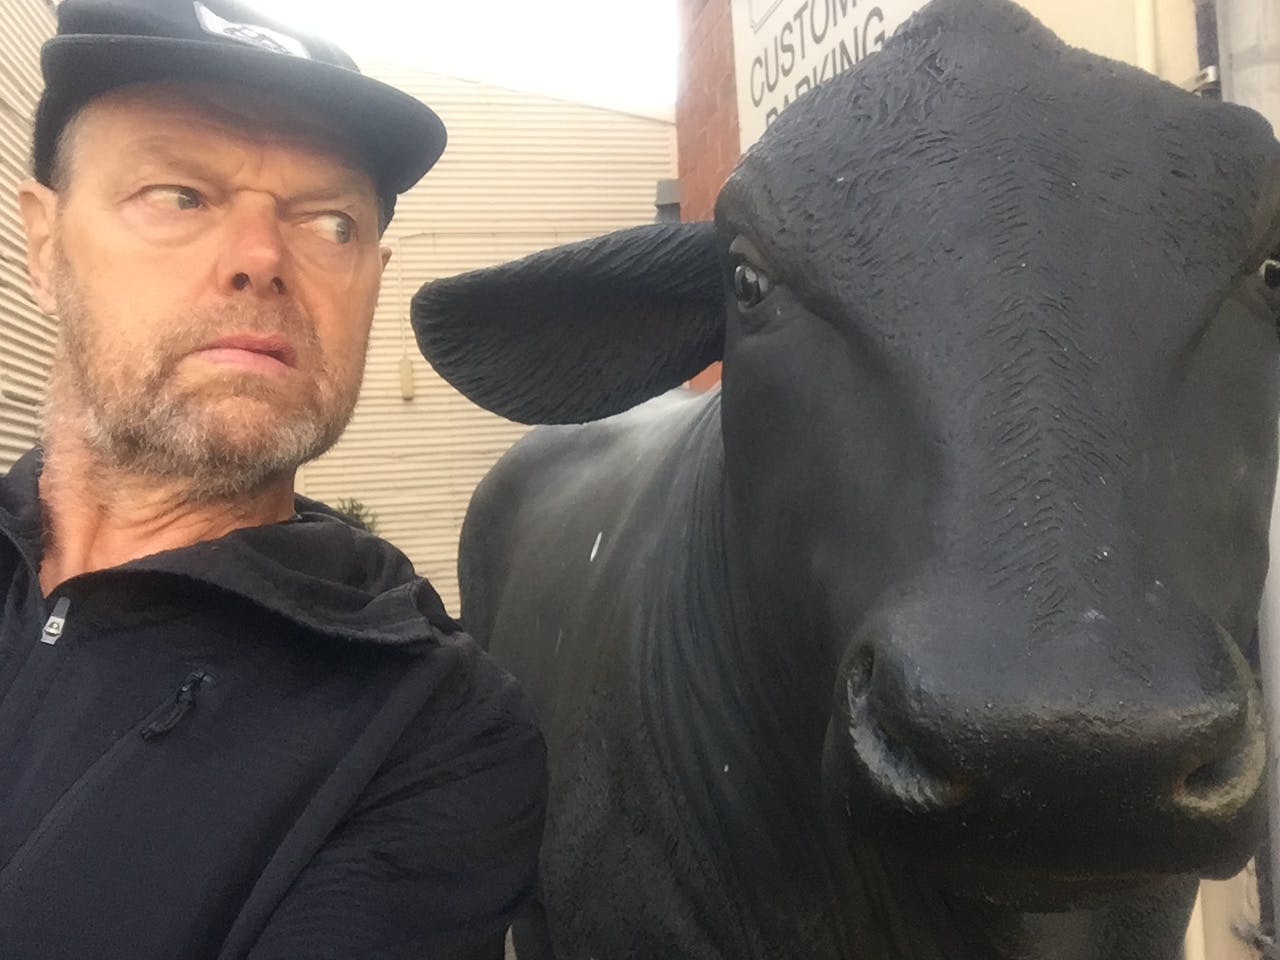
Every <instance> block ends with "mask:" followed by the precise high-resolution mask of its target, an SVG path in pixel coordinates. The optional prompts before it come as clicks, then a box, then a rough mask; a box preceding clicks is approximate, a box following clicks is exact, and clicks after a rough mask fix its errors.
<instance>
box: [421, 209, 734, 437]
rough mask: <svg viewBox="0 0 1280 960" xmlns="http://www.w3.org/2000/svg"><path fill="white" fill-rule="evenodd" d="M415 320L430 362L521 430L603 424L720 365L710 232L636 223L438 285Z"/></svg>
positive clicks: (701, 227) (716, 275) (426, 292)
mask: <svg viewBox="0 0 1280 960" xmlns="http://www.w3.org/2000/svg"><path fill="white" fill-rule="evenodd" d="M412 318H413V328H414V331H415V332H416V334H417V337H418V344H419V346H420V347H421V349H422V352H423V354H424V355H425V356H426V357H427V359H428V360H430V361H431V365H432V366H433V367H435V369H436V371H437V372H438V373H439V374H440V375H441V376H442V377H444V378H445V379H446V380H448V381H449V382H450V383H451V384H453V385H454V386H455V387H457V388H458V390H460V391H461V392H462V393H464V394H465V395H466V396H467V397H469V398H470V399H471V400H473V401H475V402H476V403H478V404H479V405H480V406H482V407H485V408H486V409H489V410H492V411H494V412H495V413H498V414H501V415H502V416H504V417H507V418H508V419H511V420H518V421H520V422H523V423H581V422H584V421H587V420H596V419H599V418H601V417H606V416H609V415H610V414H614V413H620V412H621V411H623V410H627V409H629V408H630V407H633V406H635V405H636V404H637V403H639V402H641V401H642V400H646V399H648V398H649V397H652V396H656V395H657V394H659V393H662V392H663V391H665V390H670V389H671V388H672V387H675V386H679V385H680V384H681V383H684V382H685V381H686V380H688V379H689V378H690V377H692V376H693V375H694V374H696V373H698V372H699V371H700V370H702V369H703V368H704V367H706V366H707V365H708V364H709V363H711V362H712V361H713V360H718V359H719V358H720V352H721V349H722V347H723V343H724V297H723V295H722V293H721V290H720V266H719V262H718V260H717V259H716V252H715V236H714V231H713V229H712V225H711V224H709V223H689V224H669V223H662V224H654V225H653V226H646V227H634V228H632V229H630V230H623V231H620V232H619V233H616V234H609V235H607V236H604V237H598V238H596V239H593V240H585V241H583V242H581V243H575V244H569V245H567V246H563V247H557V248H555V249H553V250H547V251H544V252H542V253H535V254H533V255H532V256H529V257H526V258H524V259H523V260H519V261H516V262H515V263H510V264H505V265H503V266H500V267H494V268H492V269H488V270H477V271H475V272H473V273H467V274H463V275H461V276H458V277H451V278H447V279H443V280H437V281H435V282H434V283H429V284H427V285H426V286H424V287H423V288H422V290H421V291H420V292H419V293H418V295H417V296H415V297H414V298H413V307H412ZM548 334H550V335H548Z"/></svg>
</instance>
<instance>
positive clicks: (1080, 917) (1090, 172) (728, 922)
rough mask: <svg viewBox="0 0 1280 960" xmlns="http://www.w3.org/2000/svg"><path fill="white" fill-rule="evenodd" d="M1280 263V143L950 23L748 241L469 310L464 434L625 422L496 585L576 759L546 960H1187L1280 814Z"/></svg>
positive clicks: (959, 13) (575, 269)
mask: <svg viewBox="0 0 1280 960" xmlns="http://www.w3.org/2000/svg"><path fill="white" fill-rule="evenodd" d="M1277 248H1280V144H1277V142H1276V141H1275V140H1274V139H1273V137H1272V135H1271V132H1270V131H1269V129H1268V128H1267V125H1266V124H1265V123H1264V122H1263V121H1262V119H1261V118H1260V117H1258V116H1257V115H1255V114H1253V113H1251V112H1249V111H1246V110H1244V109H1240V108H1237V107H1233V106H1229V105H1224V104H1220V103H1215V102H1211V101H1206V100H1200V99H1197V98H1195V97H1193V96H1191V95H1189V94H1185V93H1183V92H1180V91H1179V90H1177V89H1175V88H1173V87H1171V86H1168V85H1166V84H1164V83H1161V82H1159V81H1157V80H1155V79H1154V78H1152V77H1150V76H1147V75H1145V74H1143V73H1141V72H1139V71H1137V70H1134V69H1130V68H1128V67H1125V66H1123V65H1121V64H1118V63H1114V62H1112V61H1109V60H1104V59H1101V58H1099V57H1096V56H1092V55H1090V54H1087V53H1084V52H1082V51H1080V50H1075V49H1072V48H1069V47H1067V46H1065V45H1063V44H1062V43H1061V42H1060V41H1058V40H1057V39H1056V38H1055V37H1054V36H1052V35H1051V34H1050V33H1049V32H1047V31H1046V30H1045V29H1044V28H1043V27H1041V26H1040V25H1039V24H1038V23H1036V22H1035V21H1034V20H1033V19H1031V18H1030V17H1029V16H1028V15H1027V14H1026V13H1025V12H1023V11H1022V10H1021V9H1020V8H1018V7H1015V6H1014V5H1012V4H1010V3H1007V2H1004V0H937V2H935V3H934V4H933V5H932V6H930V7H928V8H926V9H925V10H923V11H922V12H921V13H919V14H918V15H917V16H915V17H914V18H913V19H912V20H911V21H909V23H908V24H907V25H905V26H904V27H903V28H902V29H901V30H900V31H899V33H898V34H897V36H896V37H895V38H894V39H893V41H892V42H891V43H890V44H889V45H888V46H887V47H886V48H885V50H884V52H883V53H882V54H880V55H877V56H875V57H872V58H870V59H869V60H867V61H865V62H864V63H863V64H862V65H860V66H859V67H857V68H855V69H854V70H853V71H851V72H849V73H848V74H846V75H843V76H841V77H839V78H837V79H836V80H834V81H832V82H831V83H829V84H828V85H826V86H824V87H821V88H819V89H818V90H816V91H814V92H813V93H811V94H809V95H807V96H805V97H803V98H802V99H800V100H799V101H798V102H797V103H796V104H794V105H793V106H792V107H791V108H790V109H789V110H788V111H786V112H785V113H784V114H783V116H782V117H781V118H780V119H778V120H777V122H775V123H774V124H773V126H772V127H771V128H770V130H769V131H768V133H767V134H766V135H765V136H764V138H763V139H762V140H761V141H760V142H759V143H758V144H757V145H756V146H755V147H753V148H752V149H751V150H750V151H749V152H748V153H747V155H746V156H745V157H744V158H743V160H742V162H741V163H740V164H739V166H738V168H737V170H736V171H735V172H734V174H733V176H732V178H731V179H730V180H729V182H728V183H727V184H726V186H725V187H724V189H723V191H722V192H721V195H720V198H719V202H718V204H717V209H716V219H715V223H714V225H711V224H678V225H660V226H653V227H644V228H637V229H632V230H625V231H622V232H620V233H616V234H613V235H610V236H606V237H602V238H600V239H597V240H591V241H587V242H584V243H578V244H573V245H570V246H567V247H562V248H559V249H556V250H550V251H547V252H544V253H540V254H536V255H534V256H532V257H529V258H527V259H524V260H521V261H519V262H516V263H513V264H509V265H506V266H501V267H497V268H494V269H489V270H482V271H478V272H475V273H472V274H468V275H465V276H462V277H457V278H453V279H449V280H444V281H440V282H437V283H434V284H431V285H428V286H427V287H425V288H424V289H423V291H422V292H421V293H420V294H419V295H418V296H417V297H416V298H415V301H414V322H415V325H416V328H417V332H418V336H419V340H420V344H421V345H422V347H423V349H424V352H425V353H426V355H427V356H428V358H429V359H430V360H431V361H432V363H433V364H434V365H435V366H436V368H437V369H438V370H439V371H440V372H441V373H442V374H443V375H444V376H445V377H446V378H448V379H449V380H450V381H451V382H453V383H454V384H455V385H456V386H458V387H459V389H461V390H462V391H463V392H464V393H466V394H467V395H468V396H470V397H472V398H473V399H474V400H476V401H477V402H478V403H480V404H482V405H483V406H485V407H488V408H490V409H492V410H495V411H498V412H499V413H502V414H504V415H506V416H509V417H512V418H514V419H518V420H522V421H525V422H531V423H543V424H575V423H578V424H581V423H583V422H585V421H599V422H591V423H585V425H580V426H547V427H544V428H542V429H539V430H535V431H533V432H532V433H531V434H530V435H529V436H528V437H527V438H526V439H525V440H524V441H522V442H521V443H519V444H517V445H516V447H514V448H513V449H512V450H511V451H510V453H508V454H507V456H506V457H505V458H504V459H503V460H502V462H501V463H500V464H499V465H498V466H497V467H496V468H495V469H494V471H493V472H492V473H491V474H490V475H489V476H488V477H487V478H486V479H485V481H484V482H483V484H482V485H481V486H480V488H479V489H478V491H477V493H476V495H475V498H474V500H473V502H472V506H471V509H470V512H469V514H468V517H467V523H466V529H465V532H464V537H463V544H462V553H461V561H460V570H461V579H462V589H463V617H464V619H465V621H466V622H467V623H468V625H469V626H470V628H471V629H472V631H473V632H475V633H476V634H477V635H478V636H480V637H482V638H485V639H487V640H489V641H490V643H491V649H492V650H493V651H494V653H495V654H496V655H497V656H498V658H499V659H500V660H501V661H502V662H503V663H505V664H506V665H507V666H508V667H509V668H510V669H511V670H512V671H513V672H514V673H515V674H516V675H517V676H518V677H519V678H520V679H521V680H522V682H523V683H524V685H525V686H526V688H527V689H528V691H529V692H530V693H531V695H532V697H533V698H534V700H535V702H536V704H537V706H538V708H539V710H540V712H541V717H542V720H543V722H544V725H545V730H546V735H547V738H548V742H549V745H550V750H551V784H552V786H551V803H550V812H549V819H548V824H547V833H546V843H545V849H544V854H543V871H542V879H541V888H540V903H539V904H536V905H535V906H534V907H533V908H532V909H531V910H530V911H529V914H528V916H527V918H526V920H525V921H523V922H522V923H521V924H519V925H518V926H517V931H516V932H517V945H518V948H519V949H520V951H521V955H522V957H546V956H556V957H560V958H563V960H579V958H581V960H586V958H588V957H593V958H599V960H619V958H646V960H648V958H668V957H670V958H682V960H683V958H691V960H712V958H715V960H741V958H757V960H778V958H788V960H798V958H806V960H807V958H819V960H835V958H845V960H848V958H856V960H883V958H915V960H920V958H939V960H941V958H946V960H956V958H986V957H1001V958H1045V960H1086V958H1088V960H1138V958H1141V960H1169V958H1174V957H1176V956H1178V955H1179V954H1178V951H1179V948H1180V940H1181V936H1182V931H1183V929H1184V927H1185V924H1186V919H1187V916H1188V913H1189V911H1190V907H1191V902H1192V898H1193V896H1194V891H1195V885H1196V882H1195V879H1194V878H1195V877H1197V876H1205V875H1208V876H1223V875H1228V874H1230V873H1232V872H1233V871H1235V870H1237V869H1238V868H1239V867H1240V866H1241V865H1242V864H1243V863H1244V862H1245V860H1246V859H1247V858H1248V857H1249V855H1250V853H1251V851H1252V850H1253V848H1254V846H1255V844H1256V843H1257V841H1258V837H1259V829H1260V820H1261V816H1260V815H1261V812H1262V809H1263V800H1262V797H1263V793H1264V791H1263V788H1262V784H1263V779H1264V777H1263V770H1264V753H1265V749H1264V740H1263V733H1262V724H1261V720H1260V709H1259V693H1258V688H1257V684H1256V681H1255V678H1254V668H1253V665H1252V661H1254V660H1255V659H1256V623H1257V610H1258V606H1259V597H1260V592H1261V587H1262V581H1263V576H1264V573H1265V570H1266V566H1267V542H1266V540H1267V521H1268V514H1269V510H1270V506H1271V497H1272V485H1273V477H1274V473H1275V466H1276V413H1277V402H1278V388H1280V364H1278V363H1277V359H1278V358H1277V352H1278V351H1277V337H1276V321H1277V319H1278V318H1280V291H1277V289H1276V287H1277V286H1280V278H1278V277H1277V274H1278V273H1280V265H1277V264H1276V262H1275V260H1274V254H1273V251H1275V250H1276V249H1277ZM720 356H723V359H724V375H723V387H722V389H721V390H720V391H718V392H712V393H709V394H705V395H701V396H695V395H691V394H685V395H672V396H668V397H664V398H662V399H657V400H654V401H653V402H651V403H647V404H645V405H643V406H640V407H639V408H638V409H635V410H631V411H630V412H628V413H623V414H622V415H620V416H613V415H614V414H619V413H620V412H622V411H626V410H628V408H631V407H633V406H635V405H636V404H638V403H640V402H641V401H643V400H646V399H649V398H651V397H655V396H656V395H658V394H659V393H662V392H663V391H666V390H667V389H668V388H670V387H672V386H674V385H677V384H679V383H680V382H682V381H683V380H685V379H686V378H688V377H689V376H690V375H691V374H693V373H694V372H696V371H697V370H699V369H700V368H701V367H703V366H704V365H705V364H707V363H708V362H709V361H711V360H713V359H715V358H717V357H720ZM605 417H609V419H603V418H605Z"/></svg>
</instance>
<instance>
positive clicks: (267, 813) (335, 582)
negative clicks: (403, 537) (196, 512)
mask: <svg viewBox="0 0 1280 960" xmlns="http://www.w3.org/2000/svg"><path fill="white" fill-rule="evenodd" d="M39 470H40V460H39V454H38V452H35V453H32V454H30V455H28V456H27V457H25V458H23V460H22V461H20V462H19V463H18V465H17V466H15V467H14V468H13V470H12V471H11V472H10V473H9V475H8V476H7V477H5V478H4V479H2V480H0V602H2V603H3V605H4V606H3V614H2V615H0V958H2V960H114V958H128V960H178V958H182V960H233V958H249V960H269V958H270V960H285V958H290V960H302V958H306V960H325V958H335V960H336V958H361V960H364V958H370V960H372V958H378V960H395V958H410V957H412V958H414V960H436V958H452V957H466V958H480V957H484V958H488V957H501V955H502V947H501V942H502V933H503V930H504V929H505V927H506V923H507V920H508V918H509V915H510V913H511V911H512V909H513V908H514V906H515V905H516V904H517V903H518V902H519V901H520V900H521V899H522V898H523V897H524V896H525V895H526V894H527V892H528V891H529V890H530V888H531V886H532V883H533V878H534V875H535V871H536V864H537V849H538V843H539V840H540V837H541V831H542V817H543V804H544V799H545V779H544V777H545V774H544V748H543V743H542V739H541V736H540V735H539V733H538V731H537V729H536V726H535V724H534V721H533V718H532V715H531V712H530V709H529V707H528V706H527V704H526V701H525V699H524V697H523V695H522V694H521V693H520V691H519V690H518V689H517V687H516V686H515V684H514V682H513V681H512V680H511V679H510V678H509V677H508V676H507V675H505V674H504V673H502V672H501V671H500V670H499V669H498V668H497V667H495V666H494V665H493V664H492V662H491V661H490V660H489V659H488V658H487V657H486V656H485V655H484V654H483V653H482V652H480V651H479V650H478V649H477V647H476V645H475V644H474V643H473V642H472V641H471V640H470V639H469V638H468V637H466V636H465V635H464V634H462V633H461V631H460V628H459V627H458V625H457V624H456V623H454V622H453V621H452V620H450V619H449V617H448V616H447V615H446V614H445V612H444V608H443V607H442V605H441V603H440V600H439V598H438V596H437V595H436V593H435V591H434V590H433V589H432V588H431V586H430V584H428V583H427V582H426V581H425V580H422V579H420V578H418V577H417V576H415V575H414V573H413V569H412V567H411V565H410V564H409V562H408V560H407V559H406V558H405V557H404V556H403V555H402V554H400V553H399V552H398V551H396V550H395V549H394V548H392V547H391V546H390V545H389V544H387V543H386V542H384V541H382V540H379V539H378V538H376V537H373V536H371V535H369V534H366V533H364V532H362V531H359V530H356V529H354V528H352V527H350V526H348V525H347V524H346V523H344V522H342V521H341V520H338V519H336V518H335V517H334V516H333V515H332V514H330V513H329V512H327V511H326V510H325V508H323V507H320V506H319V505H318V504H314V503H311V502H309V501H305V500H301V499H300V500H299V503H298V510H299V516H298V517H297V518H295V519H294V520H291V521H289V522H287V523H280V524H273V525H270V526H263V527H254V528H248V529H243V530H237V531H235V532H233V533H231V534H229V535H227V536H225V537H222V538H221V539H219V540H215V541H210V542H206V543H200V544H197V545H195V546H192V547H188V548H185V549H181V550H173V551H168V552H165V553H160V554H156V555H154V556H150V557H146V558H144V559H141V560H137V561H134V562H131V563H128V564H125V565H123V566H120V567H116V568H113V569H110V570H104V571H100V572H95V573H90V574H86V575H83V576H79V577H75V578H73V579H71V580H69V581H67V582H66V583H64V584H63V585H61V586H60V587H58V588H57V590H56V591H55V592H54V594H53V595H52V596H50V597H47V598H46V597H44V596H42V593H41V590H40V585H39V580H38V577H37V571H38V570H39V564H40V552H41V529H42V519H41V509H40V506H39V501H38V497H37V481H38V476H39Z"/></svg>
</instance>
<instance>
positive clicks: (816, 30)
mask: <svg viewBox="0 0 1280 960" xmlns="http://www.w3.org/2000/svg"><path fill="white" fill-rule="evenodd" d="M865 11H866V12H865V15H864V16H862V17H860V18H859V17H856V14H858V12H859V0H803V2H802V3H801V4H800V5H799V6H798V7H797V8H796V10H795V13H794V14H792V16H791V18H790V19H788V20H785V21H783V22H782V24H781V25H780V26H779V27H778V29H777V31H776V32H775V33H774V34H773V35H772V36H771V37H769V38H768V39H767V40H766V41H765V43H764V45H763V47H762V48H761V49H760V52H759V53H758V54H757V55H756V57H755V58H754V59H753V60H752V61H751V69H750V76H749V77H748V84H749V86H748V92H749V93H750V95H751V104H752V106H754V107H762V106H764V104H765V102H766V101H767V100H768V99H769V98H770V97H771V96H774V95H776V94H778V93H779V92H781V94H782V105H781V106H777V105H774V106H771V107H769V109H768V111H767V112H766V113H765V125H766V126H768V125H770V124H772V123H773V121H774V119H776V118H777V116H778V114H779V113H780V112H781V111H782V110H784V109H786V107H787V106H788V105H789V104H790V103H791V101H792V100H793V99H795V98H796V97H799V96H802V95H803V94H805V93H807V92H808V91H810V90H812V89H813V88H814V87H816V86H818V85H820V84H822V83H825V82H826V81H828V80H830V79H831V78H832V77H834V76H836V75H837V74H839V73H843V72H844V71H846V70H848V69H849V68H850V67H853V66H855V65H856V64H859V63H861V62H862V61H863V60H865V59H866V58H867V57H868V56H870V55H871V54H873V53H875V52H877V51H878V50H880V49H881V48H883V47H884V44H885V41H886V40H887V39H888V31H887V30H885V15H884V10H883V9H882V8H881V7H880V6H879V5H873V6H869V7H866V8H865ZM833 39H835V43H834V44H833V45H832V46H831V49H829V50H827V51H826V52H825V53H823V54H822V59H821V60H818V61H817V62H815V63H813V64H809V63H807V62H806V60H807V58H808V57H809V55H810V54H811V53H813V52H816V51H817V50H818V49H819V48H820V47H821V45H822V44H824V43H831V41H832V40H833ZM797 67H801V68H802V70H801V73H800V75H799V76H798V77H797V78H796V79H795V80H794V81H792V80H791V77H792V74H793V73H795V72H796V68H797Z"/></svg>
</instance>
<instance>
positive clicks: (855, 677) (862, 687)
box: [849, 646, 876, 697]
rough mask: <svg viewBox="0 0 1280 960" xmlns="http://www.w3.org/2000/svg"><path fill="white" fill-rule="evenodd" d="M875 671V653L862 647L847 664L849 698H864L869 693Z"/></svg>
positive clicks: (869, 648)
mask: <svg viewBox="0 0 1280 960" xmlns="http://www.w3.org/2000/svg"><path fill="white" fill-rule="evenodd" d="M875 669H876V652H875V650H874V649H872V648H871V647H869V646H867V647H863V648H862V649H860V650H859V651H858V652H857V653H855V654H854V655H853V659H852V662H851V663H850V664H849V696H850V697H855V696H856V697H865V696H866V695H867V694H868V693H869V692H870V691H871V677H872V675H873V674H874V673H875Z"/></svg>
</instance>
